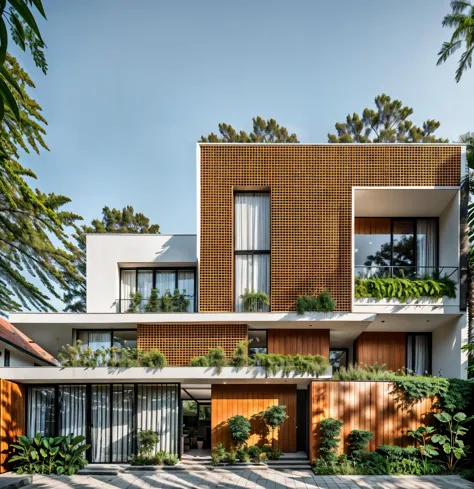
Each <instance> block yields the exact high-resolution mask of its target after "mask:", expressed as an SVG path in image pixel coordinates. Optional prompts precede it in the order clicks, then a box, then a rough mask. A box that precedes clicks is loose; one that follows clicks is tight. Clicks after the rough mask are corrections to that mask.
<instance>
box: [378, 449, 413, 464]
mask: <svg viewBox="0 0 474 489" xmlns="http://www.w3.org/2000/svg"><path fill="white" fill-rule="evenodd" d="M375 452H376V453H378V454H379V455H381V456H382V457H384V458H386V459H387V460H388V461H390V462H393V461H396V460H403V459H409V458H418V457H419V455H420V450H419V449H418V448H417V447H406V448H402V447H397V446H394V445H380V446H378V447H377V448H376V450H375Z"/></svg>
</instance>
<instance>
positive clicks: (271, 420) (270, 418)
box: [262, 406, 288, 445]
mask: <svg viewBox="0 0 474 489" xmlns="http://www.w3.org/2000/svg"><path fill="white" fill-rule="evenodd" d="M262 419H263V420H264V421H265V424H266V425H267V427H269V428H270V430H271V431H272V445H273V444H274V441H275V430H278V429H279V428H280V426H281V425H282V424H283V423H284V422H285V421H286V420H287V419H288V415H287V414H286V406H270V407H269V408H267V409H266V410H265V411H264V412H263V413H262Z"/></svg>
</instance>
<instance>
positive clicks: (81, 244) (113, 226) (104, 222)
mask: <svg viewBox="0 0 474 489" xmlns="http://www.w3.org/2000/svg"><path fill="white" fill-rule="evenodd" d="M96 233H131V234H133V233H137V234H159V233H160V226H159V225H158V224H151V225H150V219H149V218H148V217H146V216H145V215H144V214H141V213H135V210H134V209H133V207H132V206H130V205H128V206H126V207H124V208H123V209H122V210H120V209H111V208H110V207H107V206H105V207H104V208H103V209H102V218H101V219H94V220H92V222H91V224H90V226H88V225H83V226H76V232H75V233H74V234H73V237H74V239H75V240H76V246H75V250H74V251H75V252H74V257H75V258H74V265H75V267H76V268H77V270H78V272H79V275H78V277H77V278H76V279H75V280H73V281H71V282H70V290H69V291H68V292H67V293H66V294H64V297H63V301H64V302H65V304H66V307H65V309H64V311H65V312H85V311H86V234H96Z"/></svg>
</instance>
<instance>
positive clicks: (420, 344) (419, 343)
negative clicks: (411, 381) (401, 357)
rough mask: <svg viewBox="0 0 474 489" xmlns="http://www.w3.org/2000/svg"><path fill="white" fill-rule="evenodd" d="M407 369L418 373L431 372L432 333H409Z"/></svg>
mask: <svg viewBox="0 0 474 489" xmlns="http://www.w3.org/2000/svg"><path fill="white" fill-rule="evenodd" d="M407 369H408V370H409V371H410V372H413V373H414V374H416V375H426V374H431V333H408V334H407Z"/></svg>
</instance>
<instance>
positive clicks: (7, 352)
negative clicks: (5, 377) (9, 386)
mask: <svg viewBox="0 0 474 489" xmlns="http://www.w3.org/2000/svg"><path fill="white" fill-rule="evenodd" d="M10 358H11V355H10V350H9V349H8V348H5V349H4V350H3V366H4V367H9V366H10Z"/></svg>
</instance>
